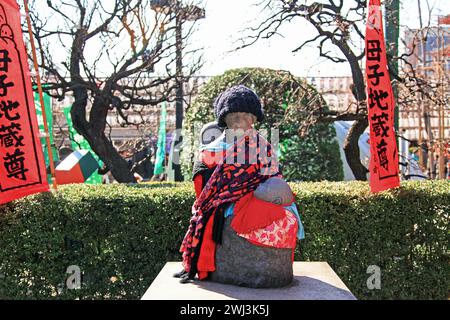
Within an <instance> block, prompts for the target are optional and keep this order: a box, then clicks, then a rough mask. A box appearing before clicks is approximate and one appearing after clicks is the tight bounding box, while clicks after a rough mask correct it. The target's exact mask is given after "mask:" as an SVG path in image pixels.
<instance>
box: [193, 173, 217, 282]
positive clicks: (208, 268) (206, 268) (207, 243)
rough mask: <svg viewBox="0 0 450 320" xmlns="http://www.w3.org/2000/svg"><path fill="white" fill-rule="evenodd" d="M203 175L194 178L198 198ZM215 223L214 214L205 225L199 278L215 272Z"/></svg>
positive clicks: (202, 278)
mask: <svg viewBox="0 0 450 320" xmlns="http://www.w3.org/2000/svg"><path fill="white" fill-rule="evenodd" d="M202 185H203V177H202V175H200V174H199V175H196V176H195V178H194V188H195V197H196V198H198V196H199V195H200V193H202ZM213 225H214V215H213V216H211V218H210V219H209V222H208V223H207V224H206V227H205V234H204V236H203V242H202V247H201V249H200V256H199V260H198V278H199V279H200V280H204V279H206V278H207V277H208V272H213V271H214V270H216V268H215V264H214V263H215V259H214V258H215V253H216V243H215V242H214V241H213V239H212V230H213Z"/></svg>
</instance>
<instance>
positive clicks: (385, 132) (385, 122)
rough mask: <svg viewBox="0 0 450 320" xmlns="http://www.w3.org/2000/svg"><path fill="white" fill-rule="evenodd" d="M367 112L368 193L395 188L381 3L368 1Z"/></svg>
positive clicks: (391, 112)
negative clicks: (368, 131)
mask: <svg viewBox="0 0 450 320" xmlns="http://www.w3.org/2000/svg"><path fill="white" fill-rule="evenodd" d="M366 82H367V88H366V89H367V111H368V117H369V119H368V120H369V127H370V165H369V167H370V168H369V169H370V190H371V192H379V191H383V190H386V189H390V188H394V187H398V186H399V185H400V178H399V174H398V150H397V141H396V136H395V131H394V116H395V115H394V109H395V100H394V94H393V92H392V86H391V79H390V77H389V71H388V64H387V59H386V47H385V44H384V35H383V21H382V13H381V5H380V0H370V2H369V10H368V17H367V25H366Z"/></svg>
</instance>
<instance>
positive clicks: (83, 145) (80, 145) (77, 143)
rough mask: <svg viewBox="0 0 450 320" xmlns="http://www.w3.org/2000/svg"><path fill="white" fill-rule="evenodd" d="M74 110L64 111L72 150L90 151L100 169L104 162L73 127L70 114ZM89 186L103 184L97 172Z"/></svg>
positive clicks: (92, 176) (69, 108)
mask: <svg viewBox="0 0 450 320" xmlns="http://www.w3.org/2000/svg"><path fill="white" fill-rule="evenodd" d="M71 109H72V106H71V105H70V106H67V107H65V108H64V109H63V112H64V115H65V116H66V120H67V126H68V128H69V137H70V141H71V143H72V149H73V150H88V151H90V152H91V153H92V155H93V156H94V158H95V160H97V162H98V165H99V166H100V167H102V166H103V162H102V161H101V160H100V158H99V157H98V156H97V154H96V153H95V152H94V151H92V149H91V146H90V145H89V142H87V141H86V139H85V138H84V137H83V136H82V135H81V134H79V133H78V132H77V131H76V130H75V128H74V127H73V123H72V116H71V114H70V110H71ZM85 183H87V184H101V183H102V175H100V174H98V173H97V172H94V173H93V174H92V175H91V176H90V177H89V178H88V179H87V180H86V182H85Z"/></svg>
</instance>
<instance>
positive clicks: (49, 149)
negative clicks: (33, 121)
mask: <svg viewBox="0 0 450 320" xmlns="http://www.w3.org/2000/svg"><path fill="white" fill-rule="evenodd" d="M23 5H24V7H25V14H26V20H27V26H28V34H29V36H30V44H31V51H32V55H33V64H34V70H35V72H36V82H37V88H38V93H39V101H40V103H41V110H42V119H43V120H44V131H45V142H46V143H47V152H48V162H49V165H50V173H51V176H52V185H53V189H54V190H55V191H56V190H57V189H58V187H57V184H56V179H55V164H54V162H53V152H52V147H51V145H50V134H49V130H48V124H47V115H46V113H45V105H44V94H43V92H42V83H41V77H40V75H39V67H38V63H37V55H36V46H35V45H34V37H33V32H32V31H31V19H30V11H29V9H28V1H27V0H24V1H23Z"/></svg>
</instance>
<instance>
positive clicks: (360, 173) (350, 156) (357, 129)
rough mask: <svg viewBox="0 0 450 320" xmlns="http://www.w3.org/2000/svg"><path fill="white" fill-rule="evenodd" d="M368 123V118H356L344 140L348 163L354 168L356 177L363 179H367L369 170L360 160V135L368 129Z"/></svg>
mask: <svg viewBox="0 0 450 320" xmlns="http://www.w3.org/2000/svg"><path fill="white" fill-rule="evenodd" d="M367 125H368V122H367V118H364V119H363V120H356V121H355V122H354V123H353V125H352V127H351V128H350V130H349V131H348V134H347V137H346V138H345V142H344V152H345V158H346V159H347V163H348V165H349V167H350V169H351V170H352V172H353V175H354V176H355V179H356V180H362V181H366V180H367V172H369V171H368V170H367V169H366V167H364V165H363V164H362V163H361V160H360V150H359V137H360V136H361V134H363V132H364V130H366V128H367Z"/></svg>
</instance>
